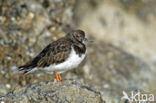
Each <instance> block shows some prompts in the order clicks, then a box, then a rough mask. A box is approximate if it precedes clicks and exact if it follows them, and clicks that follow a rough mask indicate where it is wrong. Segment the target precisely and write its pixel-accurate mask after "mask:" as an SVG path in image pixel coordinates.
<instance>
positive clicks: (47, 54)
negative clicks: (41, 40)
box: [19, 30, 86, 73]
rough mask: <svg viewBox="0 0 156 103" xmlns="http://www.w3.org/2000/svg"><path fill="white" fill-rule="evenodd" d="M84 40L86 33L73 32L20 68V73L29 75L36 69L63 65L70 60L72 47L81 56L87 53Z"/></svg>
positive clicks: (48, 46)
mask: <svg viewBox="0 0 156 103" xmlns="http://www.w3.org/2000/svg"><path fill="white" fill-rule="evenodd" d="M84 40H85V33H84V32H83V31H82V30H74V31H71V32H69V33H68V34H67V35H66V36H65V37H63V38H60V39H59V40H57V41H54V42H52V43H50V44H49V45H47V46H46V47H45V48H44V49H43V50H42V51H41V52H40V53H39V54H38V55H37V56H36V57H35V58H33V59H32V60H31V61H29V62H28V63H26V64H25V65H23V66H20V67H19V71H24V73H27V72H29V71H31V70H32V69H33V68H36V67H39V68H44V67H48V66H50V65H57V64H59V63H62V62H64V61H65V60H66V59H67V58H68V56H69V54H70V52H71V47H73V48H74V50H75V51H76V54H78V55H79V56H81V54H83V53H85V51H86V47H85V45H84V44H83V41H84Z"/></svg>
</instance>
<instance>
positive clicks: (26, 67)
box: [17, 64, 32, 74]
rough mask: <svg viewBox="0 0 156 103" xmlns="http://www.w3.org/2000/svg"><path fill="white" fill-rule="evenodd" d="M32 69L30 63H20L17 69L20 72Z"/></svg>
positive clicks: (23, 72)
mask: <svg viewBox="0 0 156 103" xmlns="http://www.w3.org/2000/svg"><path fill="white" fill-rule="evenodd" d="M31 71H32V68H31V66H30V65H27V64H26V65H22V66H20V67H18V71H17V72H19V73H22V74H28V73H29V72H31Z"/></svg>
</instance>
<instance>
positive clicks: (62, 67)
mask: <svg viewBox="0 0 156 103" xmlns="http://www.w3.org/2000/svg"><path fill="white" fill-rule="evenodd" d="M85 56H86V53H85V54H82V55H81V57H80V56H79V55H78V54H76V52H75V51H74V49H73V48H72V50H71V53H70V55H69V57H68V58H67V59H66V60H65V61H64V62H63V63H61V64H57V65H51V66H49V67H46V68H38V69H39V70H43V71H45V72H47V73H49V74H53V71H56V72H58V73H62V72H65V71H67V70H70V69H74V68H76V67H77V66H78V65H79V64H80V63H81V62H82V61H83V59H84V58H85Z"/></svg>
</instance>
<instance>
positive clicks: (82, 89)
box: [0, 80, 104, 103]
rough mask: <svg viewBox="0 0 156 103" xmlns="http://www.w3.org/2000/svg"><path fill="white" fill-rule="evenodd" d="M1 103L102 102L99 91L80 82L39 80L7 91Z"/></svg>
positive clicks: (0, 99)
mask: <svg viewBox="0 0 156 103" xmlns="http://www.w3.org/2000/svg"><path fill="white" fill-rule="evenodd" d="M0 101H1V103H2V101H3V103H13V102H16V103H19V102H20V103H47V102H48V103H103V102H104V101H102V98H101V95H100V93H99V92H97V91H94V90H92V89H90V88H89V87H87V86H85V85H83V84H82V83H79V82H76V81H73V80H65V81H63V82H59V83H58V82H52V81H48V82H40V83H36V84H33V85H31V86H27V87H22V88H20V89H16V90H14V91H12V92H9V93H8V94H6V95H5V96H3V97H1V98H0Z"/></svg>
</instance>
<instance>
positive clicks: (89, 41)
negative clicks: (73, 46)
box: [84, 38, 93, 43]
mask: <svg viewBox="0 0 156 103" xmlns="http://www.w3.org/2000/svg"><path fill="white" fill-rule="evenodd" d="M84 41H85V42H87V43H92V42H93V40H88V39H87V38H85V39H84Z"/></svg>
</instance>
